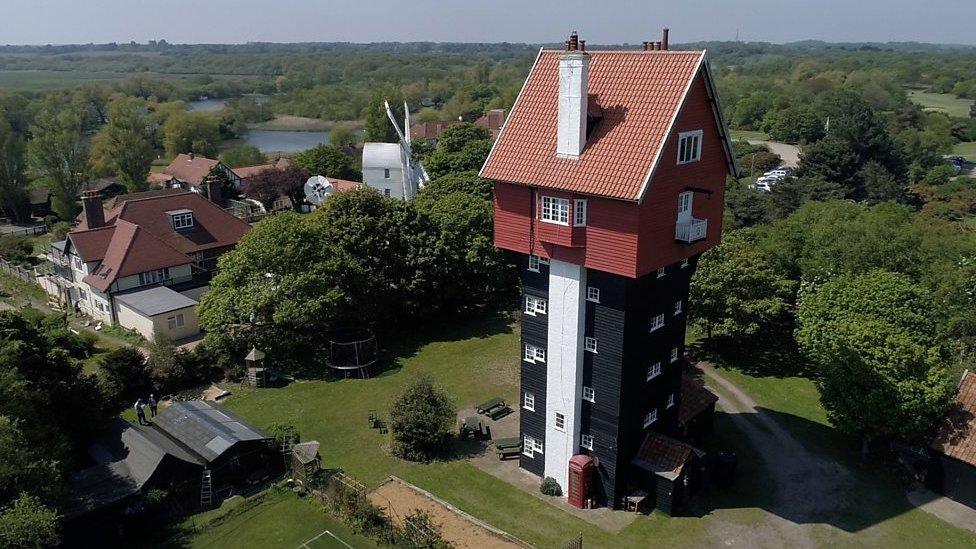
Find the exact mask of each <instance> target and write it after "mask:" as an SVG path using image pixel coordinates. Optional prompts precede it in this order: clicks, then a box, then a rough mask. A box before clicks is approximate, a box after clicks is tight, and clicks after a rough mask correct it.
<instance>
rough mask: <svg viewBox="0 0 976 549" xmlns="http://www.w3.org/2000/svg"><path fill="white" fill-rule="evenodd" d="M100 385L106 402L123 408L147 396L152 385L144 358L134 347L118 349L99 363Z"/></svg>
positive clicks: (107, 354)
mask: <svg viewBox="0 0 976 549" xmlns="http://www.w3.org/2000/svg"><path fill="white" fill-rule="evenodd" d="M100 365H101V372H100V379H99V381H100V384H101V386H102V392H103V393H104V394H105V398H106V400H107V401H108V402H110V403H114V404H116V405H122V406H119V407H120V408H123V407H125V406H128V405H129V404H130V403H131V402H132V401H134V400H135V399H136V398H139V397H140V396H144V395H146V394H149V393H150V392H152V391H151V387H152V383H151V379H150V373H149V369H148V368H147V367H146V357H145V356H143V354H142V353H141V352H140V351H139V350H138V349H136V348H135V347H119V348H118V349H113V350H111V351H109V352H108V353H106V354H105V356H103V357H102V358H101V361H100Z"/></svg>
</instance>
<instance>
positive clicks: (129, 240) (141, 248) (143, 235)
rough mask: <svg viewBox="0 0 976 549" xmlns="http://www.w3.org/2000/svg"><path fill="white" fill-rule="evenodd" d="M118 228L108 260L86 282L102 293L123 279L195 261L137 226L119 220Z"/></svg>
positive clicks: (103, 261)
mask: <svg viewBox="0 0 976 549" xmlns="http://www.w3.org/2000/svg"><path fill="white" fill-rule="evenodd" d="M114 228H115V230H114V231H113V233H114V234H113V235H112V241H111V242H110V243H109V245H108V249H107V250H106V252H105V259H103V260H102V263H101V264H100V265H99V266H98V269H96V270H95V272H94V273H92V274H90V275H88V276H86V277H85V278H84V279H83V280H84V281H85V282H87V283H88V284H89V285H91V286H92V287H93V288H96V289H98V290H99V291H102V292H104V291H105V290H107V289H108V287H109V286H111V284H112V282H114V281H115V280H116V279H118V278H119V277H123V276H130V275H134V274H138V273H143V272H146V271H152V270H154V269H162V268H163V267H175V266H177V265H185V264H187V263H189V262H190V261H192V260H191V259H190V257H189V256H187V255H186V254H184V253H181V252H179V251H177V250H174V249H173V248H172V247H171V246H169V245H167V244H166V243H165V242H163V241H162V240H160V239H159V238H157V237H156V236H154V235H153V234H152V233H150V232H149V231H147V230H145V229H143V228H141V227H139V226H138V225H136V224H134V223H129V222H128V221H125V220H124V219H119V220H118V221H116V222H115V225H114ZM95 230H96V231H97V230H98V229H95Z"/></svg>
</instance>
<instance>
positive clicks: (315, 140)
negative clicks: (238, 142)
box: [244, 130, 330, 153]
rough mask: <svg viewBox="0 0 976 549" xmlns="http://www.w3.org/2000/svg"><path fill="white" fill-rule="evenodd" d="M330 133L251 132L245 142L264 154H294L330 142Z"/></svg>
mask: <svg viewBox="0 0 976 549" xmlns="http://www.w3.org/2000/svg"><path fill="white" fill-rule="evenodd" d="M329 134H330V132H328V131H324V132H295V131H273V130H250V131H248V132H247V133H245V134H244V141H246V142H247V144H248V145H252V146H254V147H257V148H258V150H260V151H261V152H264V153H268V152H283V153H293V152H299V151H304V150H306V149H311V148H312V147H314V146H316V145H319V144H322V143H328V142H329Z"/></svg>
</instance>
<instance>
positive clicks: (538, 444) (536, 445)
mask: <svg viewBox="0 0 976 549" xmlns="http://www.w3.org/2000/svg"><path fill="white" fill-rule="evenodd" d="M532 450H533V451H535V452H538V453H540V454H541V453H542V441H541V440H538V439H533V440H532Z"/></svg>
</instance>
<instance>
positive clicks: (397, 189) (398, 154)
mask: <svg viewBox="0 0 976 549" xmlns="http://www.w3.org/2000/svg"><path fill="white" fill-rule="evenodd" d="M405 163H406V159H405V158H404V154H403V150H402V149H401V148H400V145H399V144H397V143H366V144H365V145H364V146H363V183H365V184H366V186H368V187H372V188H374V189H376V190H377V191H379V192H380V194H385V192H384V191H386V190H389V191H390V194H389V196H391V197H392V198H400V199H405V200H410V199H412V198H413V197H414V194H415V193H416V189H414V188H413V184H412V183H410V182H407V181H405V177H406V173H405V170H404V165H405ZM386 170H389V173H390V177H386ZM404 189H406V195H405V194H404Z"/></svg>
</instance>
